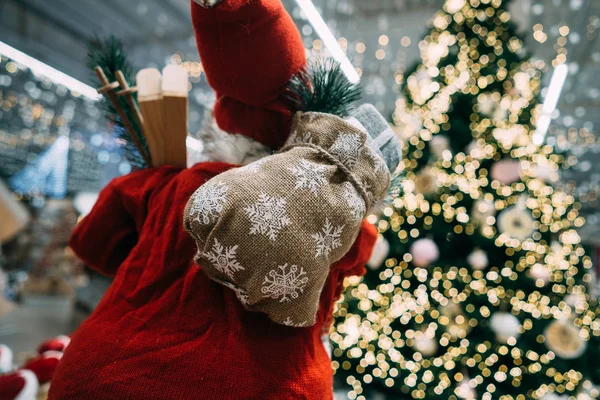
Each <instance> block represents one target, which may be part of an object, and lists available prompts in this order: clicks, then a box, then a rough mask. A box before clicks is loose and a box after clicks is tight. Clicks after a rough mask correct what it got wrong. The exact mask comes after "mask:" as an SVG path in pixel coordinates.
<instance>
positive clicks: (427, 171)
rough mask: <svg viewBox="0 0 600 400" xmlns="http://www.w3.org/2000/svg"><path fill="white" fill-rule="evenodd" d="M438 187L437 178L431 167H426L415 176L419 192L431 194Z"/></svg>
mask: <svg viewBox="0 0 600 400" xmlns="http://www.w3.org/2000/svg"><path fill="white" fill-rule="evenodd" d="M436 187H437V178H436V175H435V174H434V173H433V171H432V170H431V168H430V167H425V168H423V169H422V170H421V171H419V173H418V174H417V177H416V178H415V188H416V190H417V193H421V194H423V195H428V194H431V193H433V192H434V191H435V189H436Z"/></svg>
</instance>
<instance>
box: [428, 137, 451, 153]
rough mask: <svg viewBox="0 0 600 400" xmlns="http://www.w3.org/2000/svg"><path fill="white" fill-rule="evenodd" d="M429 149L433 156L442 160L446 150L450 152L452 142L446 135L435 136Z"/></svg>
mask: <svg viewBox="0 0 600 400" xmlns="http://www.w3.org/2000/svg"><path fill="white" fill-rule="evenodd" d="M429 148H430V149H431V152H432V153H433V155H435V156H436V157H437V158H440V157H441V156H442V153H443V152H444V151H445V150H450V141H449V140H448V137H447V136H445V135H435V136H434V137H433V138H432V139H431V141H430V142H429Z"/></svg>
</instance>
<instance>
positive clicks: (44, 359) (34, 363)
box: [21, 351, 62, 385]
mask: <svg viewBox="0 0 600 400" xmlns="http://www.w3.org/2000/svg"><path fill="white" fill-rule="evenodd" d="M61 357H62V353H61V352H59V351H47V352H45V353H44V354H42V355H40V356H38V357H36V358H34V359H32V360H29V361H27V363H25V365H23V367H22V368H21V369H22V370H29V371H32V372H33V373H34V374H35V376H36V377H37V380H38V382H39V383H40V385H43V384H45V383H48V382H50V381H51V380H52V376H53V375H54V371H56V366H57V365H58V362H59V361H60V358H61Z"/></svg>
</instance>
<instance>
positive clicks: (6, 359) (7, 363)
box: [0, 344, 13, 374]
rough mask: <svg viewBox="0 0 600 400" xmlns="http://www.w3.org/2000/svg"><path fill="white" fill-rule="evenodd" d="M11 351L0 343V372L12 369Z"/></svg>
mask: <svg viewBox="0 0 600 400" xmlns="http://www.w3.org/2000/svg"><path fill="white" fill-rule="evenodd" d="M12 363H13V352H12V350H11V349H9V348H8V346H6V345H3V344H0V374H2V373H6V372H8V371H10V370H12Z"/></svg>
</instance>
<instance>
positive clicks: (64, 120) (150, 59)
mask: <svg viewBox="0 0 600 400" xmlns="http://www.w3.org/2000/svg"><path fill="white" fill-rule="evenodd" d="M284 3H285V5H286V8H287V9H288V11H289V12H290V14H291V15H292V16H293V18H294V20H295V21H296V23H297V26H298V28H299V30H300V31H301V33H302V36H303V39H304V44H305V46H306V49H307V51H308V52H309V53H311V54H314V55H319V54H326V53H327V51H328V50H327V48H326V46H325V45H324V43H323V41H322V40H321V39H320V36H319V35H318V32H316V31H315V28H314V27H313V24H312V23H311V21H309V20H308V19H307V16H306V14H304V13H303V12H302V10H301V8H300V6H299V4H298V2H296V1H295V0H284ZM313 3H314V5H315V6H316V8H317V10H318V12H319V13H320V15H322V17H323V19H324V20H325V22H326V23H327V26H328V27H329V29H330V30H331V32H332V33H333V35H334V36H335V38H336V39H337V41H338V43H339V45H340V46H341V48H342V49H343V50H344V51H345V52H346V55H347V57H348V59H349V60H350V62H351V63H352V65H353V66H354V67H355V68H356V69H357V71H358V73H359V75H360V77H361V82H362V86H363V88H364V97H365V100H366V101H368V102H371V103H373V104H374V105H375V106H376V107H377V108H378V109H379V111H381V112H382V113H383V114H384V115H385V116H386V117H388V118H389V120H390V121H392V119H393V114H394V112H395V110H396V107H399V106H400V105H401V104H402V100H401V99H402V95H401V87H402V85H403V83H404V78H405V75H404V74H405V71H406V70H407V69H409V68H410V67H411V66H412V65H413V64H414V63H416V62H417V61H419V55H420V53H419V42H420V41H421V40H422V38H423V36H424V35H425V33H426V32H427V29H428V28H427V24H428V21H429V20H430V18H431V17H432V16H433V15H434V13H435V12H436V11H438V10H440V9H441V7H442V5H443V3H444V1H443V0H368V1H366V0H314V1H313ZM189 8H190V6H189V0H127V1H121V0H103V1H94V0H77V1H72V0H51V1H47V0H0V244H1V245H2V253H1V254H2V255H1V258H0V265H1V271H2V272H0V293H1V296H0V343H5V344H7V345H9V346H10V347H12V348H13V350H14V351H15V352H16V353H26V352H28V351H31V350H32V349H34V348H35V346H36V345H37V343H39V342H40V341H41V340H43V339H46V338H48V337H51V336H54V335H58V334H62V333H68V332H70V331H71V330H72V329H74V328H75V327H76V326H77V325H78V324H79V323H80V322H81V321H82V319H83V318H85V317H86V315H88V314H89V312H90V311H91V310H93V308H94V307H95V305H96V304H97V302H98V301H99V299H100V298H101V296H102V293H103V292H104V290H105V289H106V287H107V286H108V285H109V284H110V282H109V281H108V280H107V279H106V278H103V277H101V276H97V275H94V274H93V273H91V272H90V271H89V270H88V269H87V268H86V267H85V266H84V265H82V264H81V263H80V262H79V261H78V260H77V259H76V258H75V257H74V256H73V254H72V253H71V252H70V250H69V249H68V247H67V245H66V244H67V239H68V236H69V234H70V232H71V230H72V228H73V226H74V225H75V224H76V222H77V220H78V218H81V217H82V216H83V215H85V214H86V213H87V212H88V211H89V210H90V208H91V207H92V205H93V204H94V201H95V199H96V197H97V193H98V191H99V190H100V189H102V187H103V186H104V185H106V183H107V182H108V181H109V180H110V179H112V178H113V177H116V176H119V175H124V174H127V173H128V172H130V170H131V168H132V167H131V165H130V163H129V162H128V160H127V158H126V157H125V154H124V150H123V146H124V143H122V142H120V141H119V140H118V139H115V137H114V135H113V132H112V126H111V125H110V124H109V123H108V122H107V121H106V120H105V119H104V114H103V113H102V110H101V109H100V108H99V105H98V103H97V102H96V101H95V96H94V93H93V91H91V92H86V91H85V90H83V89H82V90H80V93H77V92H75V91H71V90H69V89H68V88H67V87H66V86H65V85H64V83H65V82H66V80H65V79H67V78H69V77H70V78H73V79H75V80H77V81H79V82H83V83H85V84H90V82H91V73H90V70H89V68H88V65H87V60H86V54H87V49H88V46H89V45H90V44H91V43H94V42H95V41H96V40H97V38H98V37H104V36H107V35H110V34H112V35H115V36H116V37H118V38H119V39H121V40H122V41H123V42H124V45H125V48H126V49H127V51H128V56H129V58H130V61H131V63H132V64H133V66H134V67H135V68H136V69H140V68H145V67H152V66H153V67H158V68H162V67H163V66H164V65H166V64H169V63H177V64H182V65H183V66H184V67H185V68H186V69H187V70H188V71H189V74H190V79H191V82H192V89H191V92H190V110H189V116H190V131H191V132H194V131H196V130H198V129H200V127H201V125H202V121H203V119H204V117H205V114H206V112H207V111H210V110H211V108H212V105H213V103H214V100H215V96H214V94H213V92H212V91H211V89H210V88H209V87H208V85H207V83H206V80H205V77H204V75H203V72H202V65H201V63H200V60H199V58H198V54H197V52H196V48H195V46H196V45H195V40H194V37H193V32H192V27H191V23H190V15H189ZM512 15H513V20H514V21H515V22H516V23H517V25H518V27H519V31H520V34H521V35H522V37H523V38H524V40H525V48H526V49H527V51H528V52H529V53H530V54H531V56H532V57H533V58H534V59H535V60H538V61H539V63H538V64H536V66H542V70H543V71H545V72H548V73H546V74H545V77H544V80H543V87H547V86H548V84H549V81H550V78H551V76H552V73H551V72H552V70H553V66H555V65H558V64H560V63H565V62H566V65H567V66H568V70H569V74H568V77H567V80H566V82H565V85H564V88H563V90H562V93H561V96H560V98H559V101H558V105H557V108H556V110H555V111H554V112H553V114H552V123H551V126H550V128H549V131H548V137H547V142H548V143H549V144H553V145H555V146H556V147H557V149H558V150H561V151H568V154H569V156H570V157H571V159H570V162H571V163H572V164H574V167H573V168H571V169H570V170H569V172H568V173H564V174H563V175H562V176H561V185H563V186H564V187H566V188H568V190H569V191H570V192H571V193H573V194H576V195H577V196H578V197H579V199H580V201H581V202H582V205H583V211H584V212H583V214H584V216H585V217H586V219H587V224H586V225H585V226H584V227H583V228H582V229H581V230H580V234H581V236H582V238H583V241H584V243H585V244H587V245H588V246H589V248H590V249H591V251H592V256H593V258H594V263H595V265H598V263H597V262H596V258H597V254H598V253H600V223H599V222H600V208H599V206H598V191H599V190H600V163H598V162H597V161H596V160H597V158H598V153H600V143H598V138H597V135H596V131H597V130H598V127H600V80H599V79H598V76H599V74H600V42H599V39H598V29H599V28H600V1H597V0H519V1H514V2H513V5H512ZM40 63H43V64H40ZM40 65H41V66H40ZM48 66H50V67H52V68H53V69H55V70H56V71H54V70H50V71H54V72H52V73H50V74H40V73H39V71H40V68H42V69H44V68H47V67H48ZM61 73H62V74H65V75H62V74H61ZM65 76H67V78H65ZM69 82H70V81H69ZM542 94H543V93H542Z"/></svg>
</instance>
